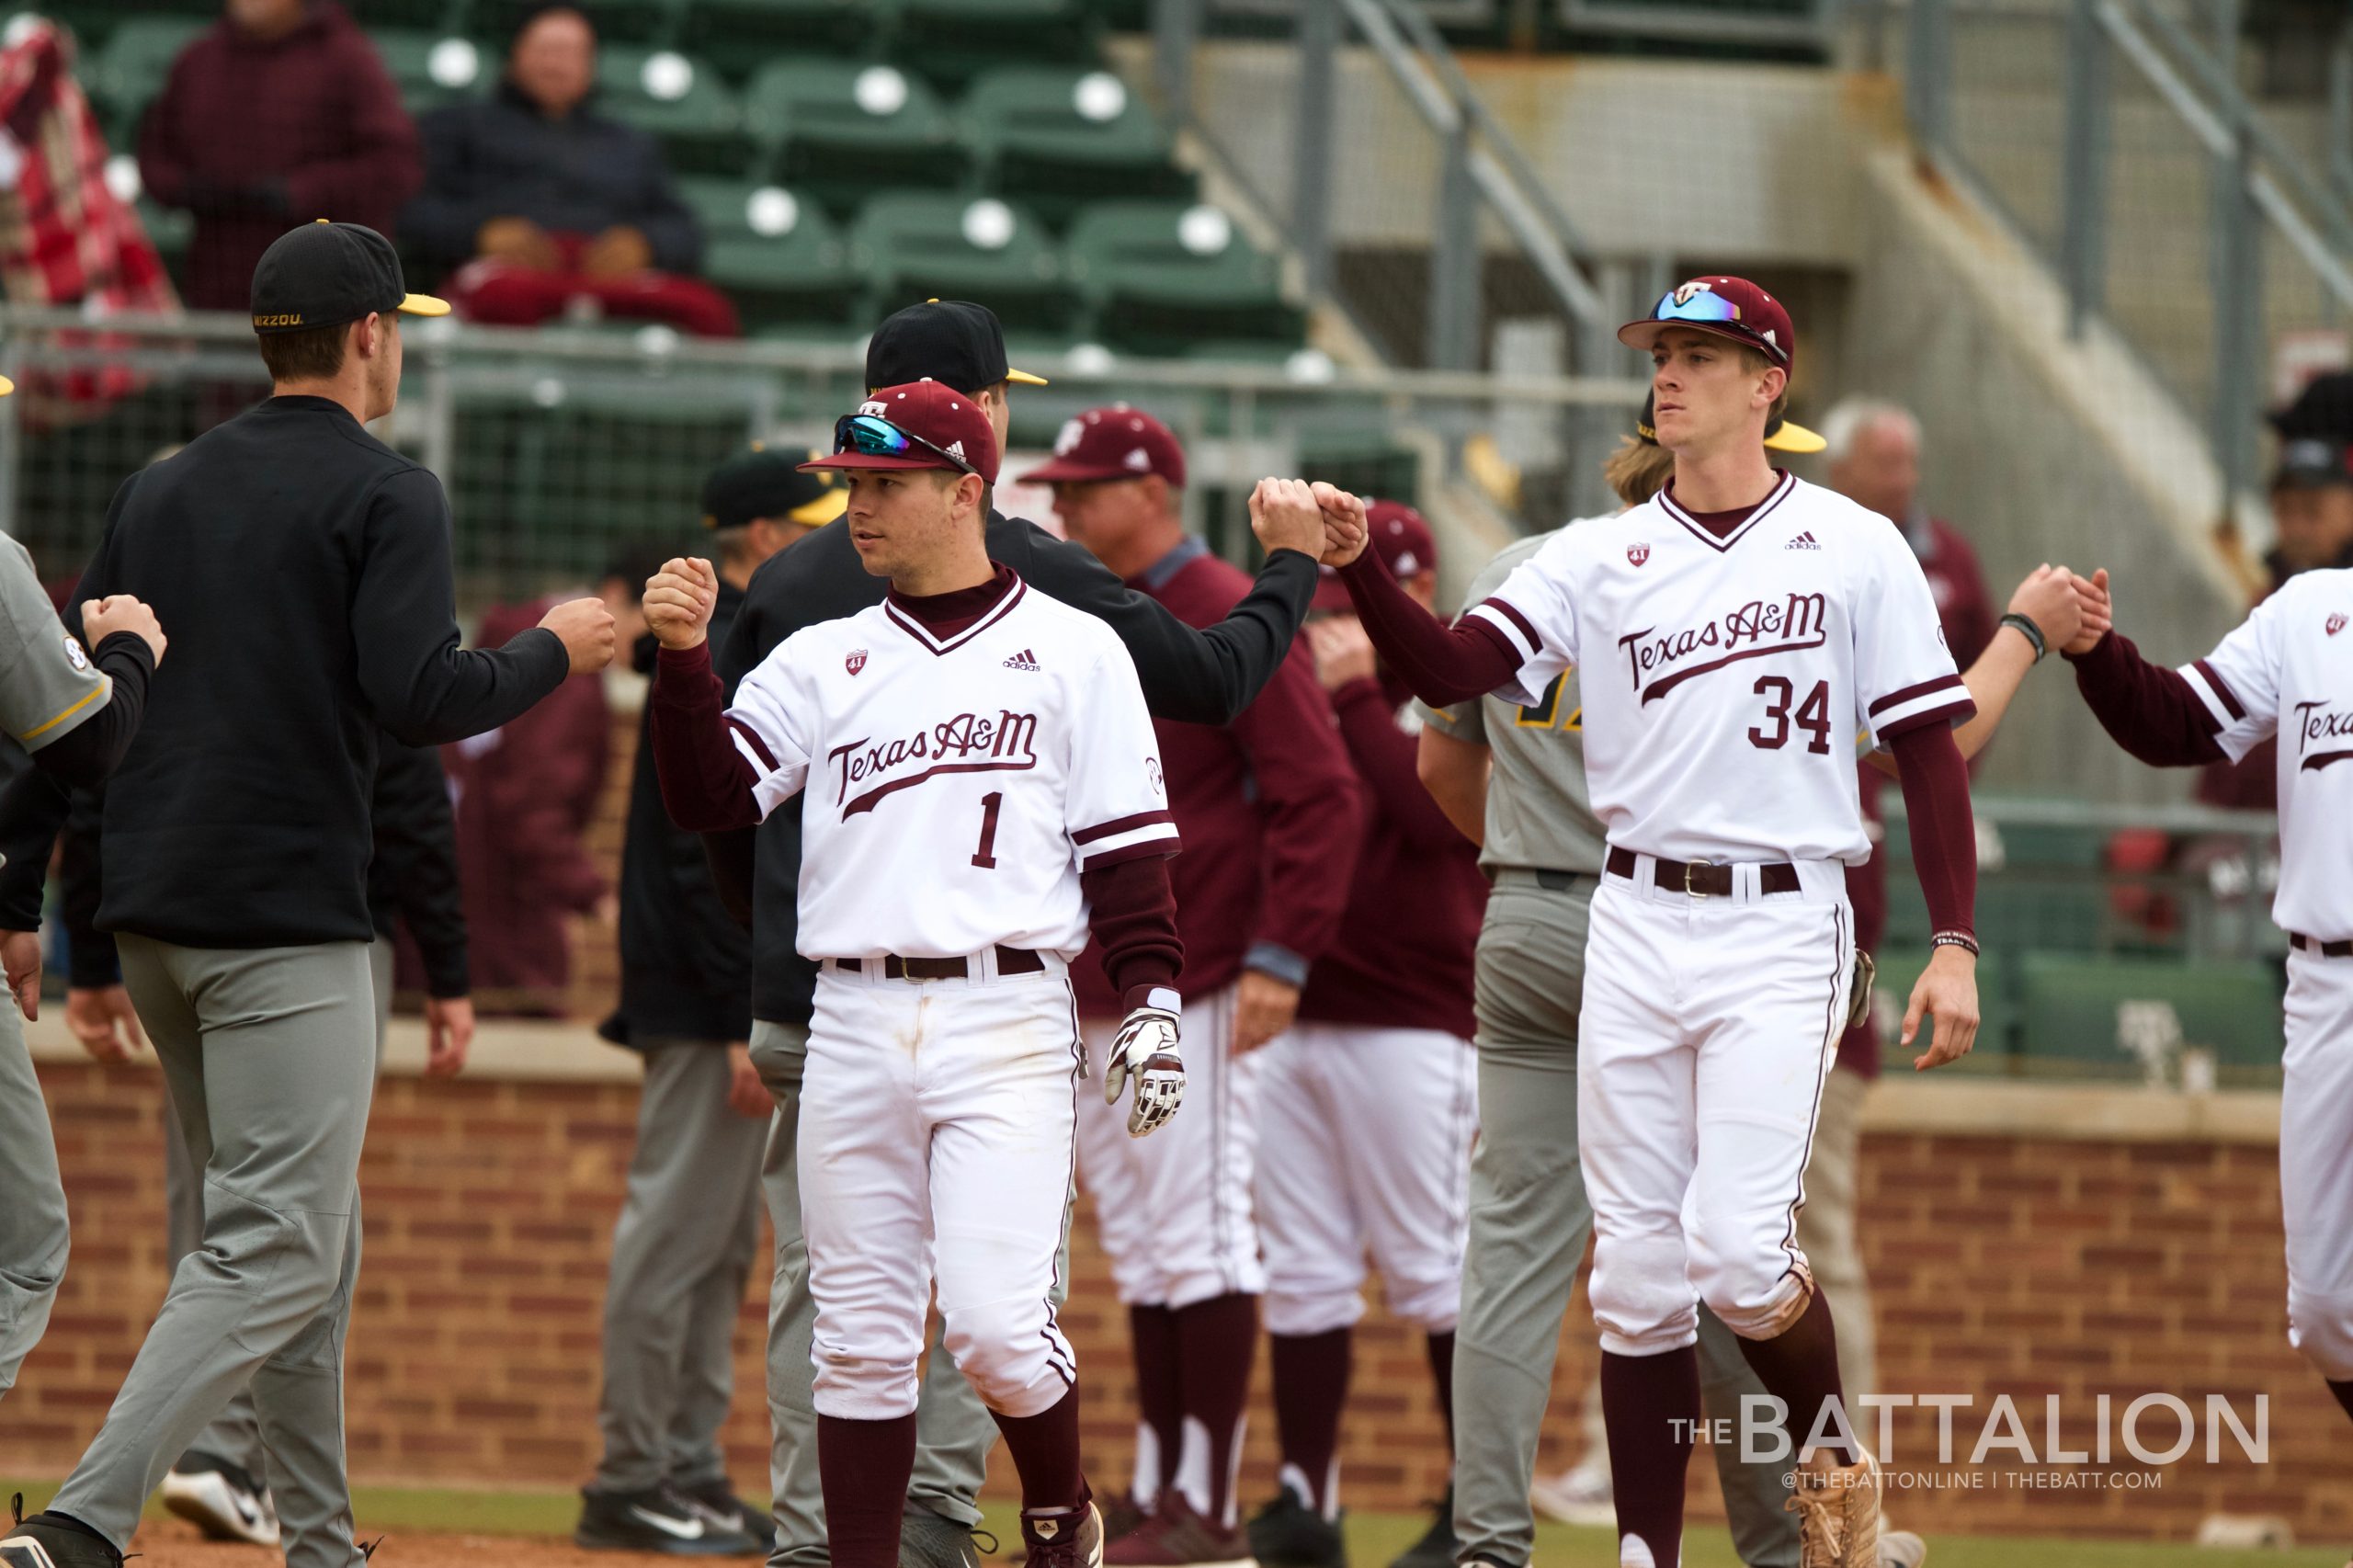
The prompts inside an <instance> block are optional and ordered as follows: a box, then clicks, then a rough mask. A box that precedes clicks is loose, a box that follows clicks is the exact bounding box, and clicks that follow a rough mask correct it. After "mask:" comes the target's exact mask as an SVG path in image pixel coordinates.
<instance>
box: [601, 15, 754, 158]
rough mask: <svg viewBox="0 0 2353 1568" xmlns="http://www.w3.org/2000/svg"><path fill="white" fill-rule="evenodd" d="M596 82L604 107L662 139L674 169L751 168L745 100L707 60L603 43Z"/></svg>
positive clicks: (751, 156) (752, 151) (750, 141)
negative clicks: (735, 92) (738, 99)
mask: <svg viewBox="0 0 2353 1568" xmlns="http://www.w3.org/2000/svg"><path fill="white" fill-rule="evenodd" d="M597 85H598V86H599V87H600V88H601V89H602V95H601V100H600V101H601V104H602V107H603V108H604V109H605V112H607V113H608V114H610V115H612V116H613V117H614V118H616V119H623V120H627V121H628V122H629V123H630V124H631V125H634V126H636V127H637V128H638V129H639V130H641V131H650V132H651V133H653V134H654V136H657V137H659V138H660V139H661V142H662V149H663V152H664V153H665V155H666V156H667V157H668V158H669V160H670V168H671V172H672V173H674V174H681V175H722V176H730V177H733V178H738V179H740V178H742V177H743V176H745V174H746V173H748V172H749V171H750V169H751V168H752V166H753V163H754V161H755V157H756V153H755V149H754V146H753V143H752V138H751V133H750V132H749V131H748V130H746V129H745V123H744V109H743V106H742V105H741V104H739V103H738V102H737V101H736V97H735V95H734V94H733V92H731V91H729V90H728V86H727V84H726V83H725V82H723V81H722V80H720V76H719V73H718V72H717V71H715V70H713V69H712V68H711V67H710V63H709V62H705V61H699V60H695V59H691V58H689V57H688V56H686V55H683V54H677V53H674V52H672V51H667V50H646V49H638V48H632V47H627V46H621V47H611V46H608V47H606V48H604V49H600V50H599V51H597Z"/></svg>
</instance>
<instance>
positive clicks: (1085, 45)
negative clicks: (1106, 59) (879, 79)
mask: <svg viewBox="0 0 2353 1568" xmlns="http://www.w3.org/2000/svg"><path fill="white" fill-rule="evenodd" d="M885 3H886V4H891V3H893V0H885ZM893 24H894V25H893V27H892V43H891V57H892V59H894V60H898V61H902V62H905V63H906V64H908V65H909V66H911V67H913V68H914V69H915V70H916V71H920V72H921V73H923V74H924V75H926V76H927V77H929V78H930V79H931V80H932V81H934V82H936V83H938V85H941V86H943V87H947V88H950V89H955V88H961V86H963V85H964V84H966V83H967V82H970V81H971V80H972V78H973V77H974V76H976V75H978V74H981V73H982V72H983V71H986V70H988V69H989V68H990V67H992V66H997V65H1022V64H1035V63H1038V62H1041V61H1048V62H1051V61H1068V62H1074V63H1077V62H1085V61H1086V60H1087V59H1088V58H1089V57H1090V56H1091V54H1092V53H1093V50H1094V44H1095V39H1096V24H1095V20H1094V18H1093V17H1090V16H1088V15H1087V11H1086V6H1085V5H1084V4H1083V3H1082V0H895V16H894V17H893Z"/></svg>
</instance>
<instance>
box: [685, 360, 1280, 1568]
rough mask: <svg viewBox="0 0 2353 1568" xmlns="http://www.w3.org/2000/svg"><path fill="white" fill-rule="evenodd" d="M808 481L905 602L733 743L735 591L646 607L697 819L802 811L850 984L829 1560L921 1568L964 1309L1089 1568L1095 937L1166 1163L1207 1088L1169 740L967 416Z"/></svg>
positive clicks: (1028, 1511)
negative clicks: (1079, 1366)
mask: <svg viewBox="0 0 2353 1568" xmlns="http://www.w3.org/2000/svg"><path fill="white" fill-rule="evenodd" d="M811 466H812V467H820V468H834V469H845V470H847V471H848V472H849V474H850V485H851V491H850V502H849V508H848V514H847V519H848V528H849V529H850V533H851V537H852V539H853V540H854V542H855V543H856V545H857V547H858V554H859V557H860V560H861V561H862V562H863V563H864V564H865V566H866V569H867V570H868V571H869V572H871V573H873V574H876V575H878V576H888V577H889V578H890V579H891V585H892V587H891V593H890V596H889V597H888V598H886V599H885V600H884V602H883V603H881V604H880V605H878V606H875V607H873V608H870V609H866V610H863V611H861V612H859V613H858V614H857V615H855V616H851V617H849V618H847V619H840V620H832V621H824V622H820V623H819V624H816V625H814V626H811V627H809V628H807V629H805V630H803V631H799V632H797V633H795V634H794V635H793V636H791V637H790V638H787V639H786V640H785V641H784V642H781V643H779V645H778V646H777V648H776V649H775V650H774V651H773V652H771V653H769V654H768V656H767V658H766V659H765V660H764V661H763V662H762V663H761V664H760V665H759V666H758V667H757V668H756V669H755V670H753V671H752V672H751V674H750V675H748V676H746V677H745V680H744V681H743V683H742V685H741V686H740V687H738V688H737V691H736V695H735V703H734V706H733V708H732V709H729V710H727V711H726V712H725V713H724V714H723V715H722V711H721V708H720V700H721V699H720V687H719V683H718V680H717V677H716V676H713V675H712V673H711V671H710V650H709V647H708V644H707V643H706V642H705V634H704V627H705V625H706V624H707V623H708V621H709V619H710V611H711V608H712V606H713V604H714V602H715V599H716V592H717V580H716V578H715V576H714V575H713V574H712V573H711V570H710V565H709V563H708V562H687V561H673V562H670V563H669V564H668V565H667V566H666V567H665V569H664V570H663V571H662V573H661V574H658V575H656V576H655V577H654V580H653V581H652V582H651V583H650V584H649V585H647V589H646V596H645V608H646V619H647V622H648V624H649V625H650V626H651V627H652V628H653V630H654V632H655V633H656V634H657V635H658V636H659V637H660V639H661V641H662V643H663V652H662V653H661V655H660V658H659V662H658V665H657V668H656V673H655V679H654V720H653V723H654V747H655V760H656V766H657V768H658V771H659V773H660V776H661V780H662V794H663V799H664V801H665V803H666V805H667V806H668V808H669V810H670V812H671V814H672V816H673V817H674V819H676V821H677V823H678V824H679V825H680V826H682V827H686V828H688V829H691V830H695V831H700V832H712V831H717V830H721V829H725V828H734V827H743V826H748V825H751V824H754V823H756V822H757V821H759V820H761V819H762V818H764V817H766V816H767V813H768V812H771V811H774V810H776V809H777V808H778V807H779V806H780V805H783V804H784V803H785V802H787V801H790V800H791V799H792V797H793V796H795V795H796V794H797V795H799V796H800V797H801V801H800V807H799V809H800V810H801V821H802V832H803V835H804V845H805V847H804V850H803V855H802V861H801V885H800V944H801V951H802V952H803V953H804V954H806V955H807V956H808V957H810V958H812V959H815V960H820V961H821V962H822V966H823V969H822V973H821V975H820V978H819V981H818V988H817V994H816V1013H815V1017H814V1020H813V1026H812V1028H811V1032H810V1040H809V1061H808V1071H807V1079H806V1085H805V1092H804V1098H803V1100H802V1104H801V1125H800V1156H799V1163H800V1176H801V1222H802V1226H803V1228H804V1230H805V1233H806V1235H807V1242H808V1249H809V1270H810V1289H811V1291H812V1294H813V1298H814V1300H815V1302H816V1312H817V1316H816V1331H815V1339H814V1348H813V1360H814V1363H815V1369H816V1380H815V1390H816V1407H817V1413H818V1453H819V1469H820V1471H821V1474H822V1477H823V1486H824V1503H825V1515H826V1518H827V1522H828V1527H829V1532H830V1537H831V1551H832V1560H833V1562H834V1563H835V1568H894V1565H895V1564H896V1563H897V1562H898V1552H899V1521H900V1517H901V1513H902V1510H903V1509H904V1507H905V1504H906V1494H907V1484H908V1480H909V1475H910V1472H911V1471H912V1469H913V1467H914V1463H915V1388H916V1385H915V1369H916V1363H917V1361H918V1359H919V1358H921V1356H922V1354H923V1345H924V1320H925V1313H926V1306H927V1304H928V1302H929V1301H930V1299H931V1295H932V1291H933V1289H934V1287H935V1285H936V1286H937V1290H938V1301H939V1307H940V1312H941V1316H942V1317H943V1319H944V1320H945V1323H946V1330H945V1341H946V1344H947V1346H948V1348H949V1352H950V1354H951V1355H953V1357H954V1358H955V1360H956V1364H957V1366H958V1368H959V1369H961V1370H962V1372H963V1373H964V1375H965V1376H966V1377H967V1378H969V1379H970V1380H971V1381H972V1384H973V1386H974V1388H975V1390H976V1391H977V1392H979V1394H980V1396H981V1398H982V1400H983V1403H986V1404H987V1405H988V1406H989V1408H990V1410H991V1411H992V1412H993V1413H994V1414H995V1417H996V1421H997V1424H998V1426H999V1427H1000V1428H1001V1429H1002V1431H1003V1432H1004V1434H1005V1438H1006V1448H1007V1449H1009V1450H1010V1451H1011V1453H1012V1455H1013V1460H1014V1464H1015V1467H1016V1468H1017V1471H1019V1473H1020V1477H1021V1487H1022V1514H1021V1529H1022V1535H1023V1539H1024V1540H1025V1541H1026V1543H1027V1544H1028V1548H1029V1561H1030V1562H1032V1563H1033V1564H1040V1565H1041V1568H1093V1565H1094V1564H1095V1563H1097V1562H1099V1561H1100V1559H1101V1556H1102V1525H1101V1519H1100V1516H1099V1515H1098V1514H1097V1511H1096V1508H1095V1506H1094V1504H1093V1502H1092V1500H1091V1496H1090V1494H1089V1493H1088V1490H1087V1487H1086V1481H1085V1479H1084V1477H1083V1476H1082V1475H1081V1473H1080V1468H1079V1433H1078V1395H1077V1391H1076V1366H1075V1362H1074V1357H1073V1355H1072V1351H1071V1347H1070V1343H1069V1341H1068V1340H1067V1339H1066V1338H1064V1337H1063V1332H1062V1330H1061V1328H1060V1327H1059V1326H1058V1325H1057V1324H1056V1323H1055V1320H1054V1312H1053V1307H1052V1304H1051V1291H1052V1290H1053V1287H1054V1284H1055V1281H1054V1278H1053V1275H1054V1256H1055V1252H1056V1249H1057V1246H1058V1244H1059V1243H1060V1241H1061V1237H1062V1233H1063V1224H1064V1221H1065V1219H1066V1210H1067V1207H1068V1202H1069V1194H1070V1187H1071V1163H1072V1142H1073V1137H1074V1120H1075V1119H1074V1086H1075V1085H1076V1082H1077V1080H1078V1079H1079V1078H1080V1077H1083V1076H1085V1075H1086V1058H1085V1053H1084V1050H1083V1048H1082V1047H1081V1045H1080V1042H1079V1037H1078V1026H1077V1020H1076V1017H1075V1010H1074V1003H1073V1000H1072V994H1071V989H1070V985H1069V983H1068V980H1067V972H1068V967H1069V963H1070V960H1073V959H1074V958H1075V957H1077V956H1078V954H1079V952H1080V950H1081V949H1084V948H1085V947H1086V945H1087V942H1088V937H1089V935H1090V932H1091V934H1092V936H1093V937H1094V939H1095V940H1096V941H1097V943H1099V944H1100V945H1101V946H1102V948H1103V949H1104V959H1105V961H1106V963H1107V964H1108V967H1109V969H1110V971H1111V973H1112V975H1113V976H1114V977H1115V979H1116V980H1117V981H1118V983H1120V985H1121V987H1122V989H1123V991H1124V992H1125V994H1126V997H1127V999H1128V1004H1129V1011H1128V1016H1127V1020H1126V1022H1125V1024H1124V1025H1123V1026H1122V1028H1120V1031H1119V1034H1118V1037H1117V1039H1116V1040H1114V1041H1113V1042H1112V1045H1111V1048H1110V1052H1109V1061H1108V1063H1107V1064H1106V1072H1105V1078H1104V1082H1105V1088H1106V1091H1107V1096H1109V1097H1114V1098H1116V1097H1117V1096H1118V1095H1119V1093H1120V1090H1121V1088H1122V1087H1123V1086H1124V1085H1126V1083H1127V1082H1128V1081H1129V1080H1130V1079H1132V1080H1133V1081H1134V1083H1135V1093H1134V1102H1133V1106H1132V1108H1131V1111H1130V1113H1129V1119H1128V1128H1129V1131H1130V1132H1131V1133H1132V1134H1134V1135H1136V1136H1138V1137H1141V1136H1142V1135H1144V1134H1145V1133H1148V1132H1150V1131H1152V1130H1153V1129H1154V1128H1155V1127H1157V1126H1159V1125H1160V1124H1161V1123H1162V1122H1164V1121H1165V1120H1166V1119H1168V1117H1169V1116H1171V1115H1173V1114H1174V1113H1175V1111H1176V1106H1177V1102H1178V1100H1179V1099H1180V1098H1181V1096H1182V1095H1183V1092H1184V1082H1185V1080H1184V1068H1183V1065H1182V1063H1181V1062H1180V1061H1179V1059H1178V1055H1177V1017H1178V1010H1179V1006H1180V1003H1179V1001H1178V998H1177V995H1176V992H1175V990H1174V989H1173V983H1174V981H1175V979H1176V971H1177V969H1178V966H1179V964H1180V963H1181V961H1182V948H1181V945H1180V944H1179V942H1178V940H1177V937H1176V923H1175V913H1176V908H1175V902H1174V899H1173V898H1172V896H1171V895H1170V892H1169V884H1168V876H1167V866H1166V857H1168V856H1169V855H1172V854H1174V853H1175V852H1176V848H1177V840H1176V827H1175V825H1174V824H1173V823H1172V822H1171V820H1170V816H1169V812H1168V802H1167V799H1166V794H1165V784H1164V781H1163V778H1162V773H1161V767H1160V757H1159V753H1158V751H1157V749H1156V747H1155V745H1154V736H1153V729H1152V718H1151V714H1150V713H1149V712H1148V711H1147V710H1146V709H1145V707H1144V701H1143V696H1142V688H1141V687H1140V686H1139V684H1138V682H1137V679H1136V674H1135V668H1134V666H1133V665H1132V664H1131V662H1130V660H1129V657H1128V654H1127V652H1126V650H1125V649H1124V648H1123V647H1122V645H1121V644H1120V642H1119V640H1118V638H1116V637H1115V636H1113V635H1112V633H1111V631H1110V630H1109V628H1108V627H1107V626H1106V625H1105V624H1104V623H1103V622H1102V621H1100V620H1097V619H1095V618H1093V617H1091V616H1086V615H1083V614H1080V613H1079V612H1077V611H1075V610H1072V609H1069V608H1065V607H1064V606H1063V605H1061V604H1059V603H1057V602H1055V601H1053V600H1051V599H1049V598H1046V597H1043V596H1042V595H1038V594H1033V593H1030V592H1029V590H1028V588H1027V585H1024V584H1023V583H1022V581H1021V580H1020V578H1019V577H1017V576H1016V575H1015V574H1013V573H1012V572H1011V571H1010V570H1008V569H1006V568H1005V567H1003V566H999V565H997V564H995V563H994V562H991V561H990V560H989V558H988V554H987V551H986V549H985V547H984V544H983V532H982V528H983V521H984V519H985V518H986V517H987V516H988V502H987V495H988V489H989V486H990V485H991V484H993V483H995V479H996V472H997V451H996V444H995V437H994V436H993V434H992V432H991V428H990V426H989V423H988V420H987V418H986V416H985V415H983V413H982V412H981V410H980V408H979V407H978V405H976V404H975V403H973V402H972V399H971V398H970V397H968V396H966V395H965V394H964V393H962V392H955V391H951V390H950V389H949V388H947V387H945V386H942V385H940V384H939V383H938V382H932V381H921V382H916V383H915V384H913V385H908V386H900V387H888V388H884V389H882V390H881V391H878V392H874V393H873V394H872V395H871V396H870V398H869V399H868V400H867V401H866V402H865V403H862V404H860V405H859V409H858V413H856V414H854V415H848V416H847V417H845V418H844V419H843V420H842V421H841V422H840V424H839V425H838V426H837V427H836V431H835V452H834V455H833V456H831V457H828V458H824V459H821V460H816V461H815V462H813V464H811ZM1303 493H1304V491H1303V487H1302V494H1303Z"/></svg>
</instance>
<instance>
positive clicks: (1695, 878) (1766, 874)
mask: <svg viewBox="0 0 2353 1568" xmlns="http://www.w3.org/2000/svg"><path fill="white" fill-rule="evenodd" d="M1636 864H1637V862H1636V858H1635V855H1634V852H1633V851H1632V850H1631V849H1620V848H1618V847H1616V846H1612V847H1611V848H1610V851H1609V874H1610V875H1611V876H1613V877H1623V878H1625V879H1626V880H1627V881H1630V882H1631V881H1633V880H1634V870H1635V868H1636ZM1732 872H1733V869H1732V868H1731V867H1730V866H1717V865H1711V864H1710V863H1709V862H1707V861H1705V860H1654V861H1652V862H1651V877H1652V880H1653V881H1656V882H1657V883H1658V885H1659V886H1660V887H1662V888H1665V890H1666V891H1667V892H1681V893H1689V894H1690V895H1691V896H1692V897H1694V898H1730V897H1731V896H1732ZM1756 885H1757V889H1758V891H1759V892H1802V891H1803V890H1804V887H1805V884H1804V883H1802V882H1801V881H1798V869H1797V868H1796V867H1795V866H1792V865H1790V863H1789V862H1788V861H1787V860H1773V861H1768V862H1767V863H1766V864H1764V865H1761V866H1759V867H1757V868H1756Z"/></svg>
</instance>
